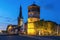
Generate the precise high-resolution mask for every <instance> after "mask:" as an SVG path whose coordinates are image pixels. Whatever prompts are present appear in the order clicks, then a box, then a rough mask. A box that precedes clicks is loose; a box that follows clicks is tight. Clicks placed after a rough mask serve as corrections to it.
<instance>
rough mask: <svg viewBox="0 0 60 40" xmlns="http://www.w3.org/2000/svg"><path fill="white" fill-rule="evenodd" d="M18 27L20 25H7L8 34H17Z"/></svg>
mask: <svg viewBox="0 0 60 40" xmlns="http://www.w3.org/2000/svg"><path fill="white" fill-rule="evenodd" d="M17 27H18V25H8V26H7V29H6V30H7V33H8V34H17V31H18V30H17Z"/></svg>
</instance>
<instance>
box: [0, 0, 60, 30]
mask: <svg viewBox="0 0 60 40" xmlns="http://www.w3.org/2000/svg"><path fill="white" fill-rule="evenodd" d="M33 2H35V4H37V5H39V6H40V18H41V19H44V20H51V21H54V22H56V23H58V24H60V0H0V30H6V27H7V25H9V24H14V25H15V24H16V25H17V18H18V15H19V11H20V9H19V8H20V5H21V6H22V13H23V17H24V22H26V21H27V18H28V6H29V5H31V4H32V3H33Z"/></svg>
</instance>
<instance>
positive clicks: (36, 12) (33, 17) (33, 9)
mask: <svg viewBox="0 0 60 40" xmlns="http://www.w3.org/2000/svg"><path fill="white" fill-rule="evenodd" d="M39 20H40V7H39V6H37V5H36V4H32V5H30V6H29V7H28V24H27V34H28V35H36V31H35V23H34V22H36V21H39Z"/></svg>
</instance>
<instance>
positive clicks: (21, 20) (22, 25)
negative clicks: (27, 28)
mask: <svg viewBox="0 0 60 40" xmlns="http://www.w3.org/2000/svg"><path fill="white" fill-rule="evenodd" d="M18 31H21V32H23V31H24V22H23V16H22V7H21V6H20V13H19V17H18Z"/></svg>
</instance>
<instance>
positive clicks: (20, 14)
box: [19, 6, 23, 19]
mask: <svg viewBox="0 0 60 40" xmlns="http://www.w3.org/2000/svg"><path fill="white" fill-rule="evenodd" d="M19 18H22V19H23V16H22V7H21V6H20V13H19Z"/></svg>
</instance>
